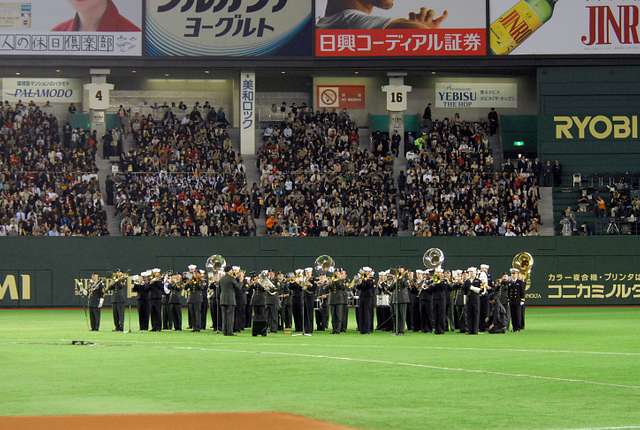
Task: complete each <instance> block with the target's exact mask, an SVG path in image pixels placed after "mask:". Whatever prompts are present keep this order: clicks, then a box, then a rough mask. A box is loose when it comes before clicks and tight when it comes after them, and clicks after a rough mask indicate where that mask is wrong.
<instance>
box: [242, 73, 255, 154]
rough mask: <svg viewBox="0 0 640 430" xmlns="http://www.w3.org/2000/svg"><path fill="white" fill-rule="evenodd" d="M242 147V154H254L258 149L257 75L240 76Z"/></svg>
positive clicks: (244, 74)
mask: <svg viewBox="0 0 640 430" xmlns="http://www.w3.org/2000/svg"><path fill="white" fill-rule="evenodd" d="M240 145H241V148H242V154H253V153H254V152H255V148H256V74H255V73H254V72H242V73H241V74H240Z"/></svg>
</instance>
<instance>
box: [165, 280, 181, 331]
mask: <svg viewBox="0 0 640 430" xmlns="http://www.w3.org/2000/svg"><path fill="white" fill-rule="evenodd" d="M168 288H169V298H168V301H169V314H170V316H171V325H172V326H173V329H174V330H176V331H181V330H182V289H180V288H178V286H177V285H175V284H169V285H168Z"/></svg>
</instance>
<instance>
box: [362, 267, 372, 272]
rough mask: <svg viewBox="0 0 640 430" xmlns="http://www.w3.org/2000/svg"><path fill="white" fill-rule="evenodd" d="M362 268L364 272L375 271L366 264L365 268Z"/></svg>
mask: <svg viewBox="0 0 640 430" xmlns="http://www.w3.org/2000/svg"><path fill="white" fill-rule="evenodd" d="M362 270H363V271H364V272H373V269H372V268H371V267H369V266H365V267H363V268H362Z"/></svg>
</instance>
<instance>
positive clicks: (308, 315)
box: [302, 280, 318, 333]
mask: <svg viewBox="0 0 640 430" xmlns="http://www.w3.org/2000/svg"><path fill="white" fill-rule="evenodd" d="M310 282H311V286H310V287H309V288H307V289H305V290H303V291H302V297H303V300H304V315H303V318H302V319H303V320H304V321H303V322H304V332H305V333H313V319H314V318H313V317H314V315H313V313H314V312H313V310H314V308H315V306H316V293H317V292H318V286H317V284H316V282H315V280H311V281H310Z"/></svg>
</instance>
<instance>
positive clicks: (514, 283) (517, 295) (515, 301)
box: [507, 268, 524, 332]
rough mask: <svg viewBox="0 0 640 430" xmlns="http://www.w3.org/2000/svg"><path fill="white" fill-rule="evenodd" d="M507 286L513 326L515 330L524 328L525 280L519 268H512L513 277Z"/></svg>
mask: <svg viewBox="0 0 640 430" xmlns="http://www.w3.org/2000/svg"><path fill="white" fill-rule="evenodd" d="M507 288H508V289H509V310H510V312H511V327H512V330H513V331H514V332H517V331H520V330H521V329H522V302H524V282H522V279H521V277H520V271H519V270H518V269H516V268H512V269H511V279H510V280H509V284H508V287H507Z"/></svg>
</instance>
